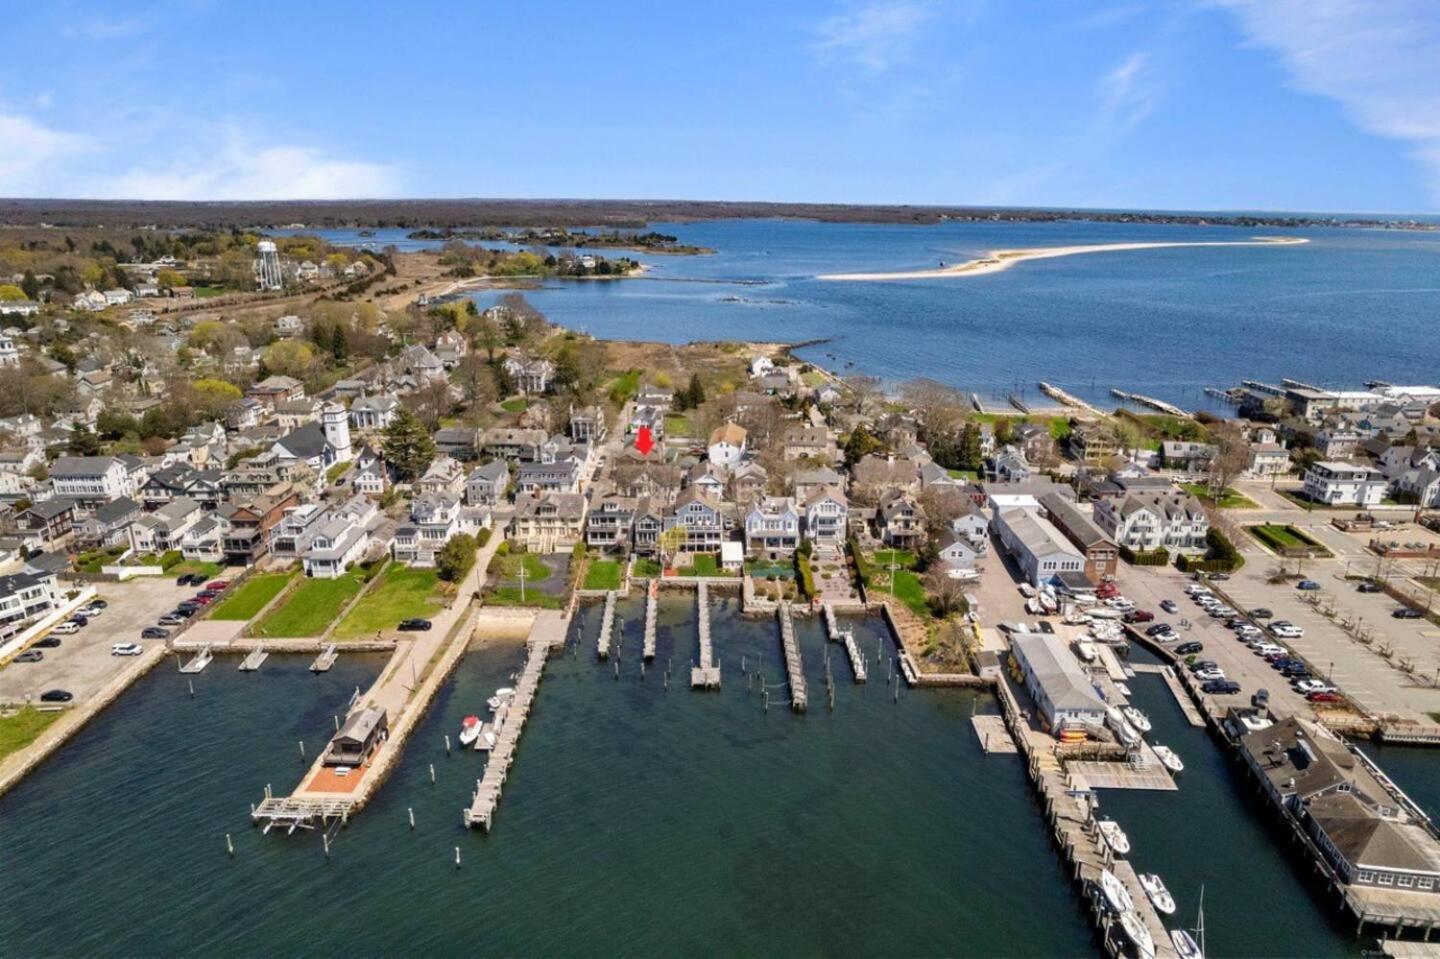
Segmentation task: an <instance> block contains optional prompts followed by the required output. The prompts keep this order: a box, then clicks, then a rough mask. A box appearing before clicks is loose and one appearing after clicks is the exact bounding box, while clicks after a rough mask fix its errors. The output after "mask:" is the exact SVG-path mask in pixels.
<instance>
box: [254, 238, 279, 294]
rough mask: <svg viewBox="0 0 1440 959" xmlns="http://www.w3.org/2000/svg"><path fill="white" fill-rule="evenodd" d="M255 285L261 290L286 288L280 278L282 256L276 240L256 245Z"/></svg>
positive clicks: (262, 241)
mask: <svg viewBox="0 0 1440 959" xmlns="http://www.w3.org/2000/svg"><path fill="white" fill-rule="evenodd" d="M255 252H256V253H257V254H259V255H258V256H256V258H255V285H256V286H258V287H259V288H260V289H261V290H279V289H281V288H283V287H284V285H285V284H284V282H283V281H282V280H281V278H280V254H279V252H278V251H277V250H276V249H275V241H274V240H261V241H260V242H259V243H258V244H256V247H255Z"/></svg>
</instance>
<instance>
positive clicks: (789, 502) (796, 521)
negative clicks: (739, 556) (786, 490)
mask: <svg viewBox="0 0 1440 959" xmlns="http://www.w3.org/2000/svg"><path fill="white" fill-rule="evenodd" d="M799 545H800V511H799V510H798V509H796V507H795V501H794V500H793V499H791V498H790V497H788V496H767V497H765V498H764V499H761V500H760V501H759V502H757V503H756V504H755V505H754V506H752V507H751V508H750V511H749V512H748V513H746V514H745V549H746V551H747V552H750V553H756V554H758V553H766V554H768V556H769V558H770V559H778V558H779V557H780V555H781V554H782V553H793V552H794V551H795V549H796V547H798V546H799Z"/></svg>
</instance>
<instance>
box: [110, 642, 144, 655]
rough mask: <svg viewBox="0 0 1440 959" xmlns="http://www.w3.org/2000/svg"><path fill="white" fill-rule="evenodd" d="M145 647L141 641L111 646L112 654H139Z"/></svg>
mask: <svg viewBox="0 0 1440 959" xmlns="http://www.w3.org/2000/svg"><path fill="white" fill-rule="evenodd" d="M142 652H144V649H143V648H141V646H140V644H139V643H116V644H115V645H113V646H111V647H110V655H111V656H139V655H140V654H141V653H142Z"/></svg>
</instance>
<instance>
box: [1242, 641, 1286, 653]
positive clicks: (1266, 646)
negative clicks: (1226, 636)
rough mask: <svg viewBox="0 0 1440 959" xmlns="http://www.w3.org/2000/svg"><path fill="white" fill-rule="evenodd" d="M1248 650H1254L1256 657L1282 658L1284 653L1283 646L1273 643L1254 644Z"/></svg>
mask: <svg viewBox="0 0 1440 959" xmlns="http://www.w3.org/2000/svg"><path fill="white" fill-rule="evenodd" d="M1250 648H1251V649H1253V650H1255V655H1256V656H1283V655H1285V651H1286V650H1285V647H1284V646H1278V645H1276V644H1275V643H1256V644H1255V645H1254V646H1252V647H1250Z"/></svg>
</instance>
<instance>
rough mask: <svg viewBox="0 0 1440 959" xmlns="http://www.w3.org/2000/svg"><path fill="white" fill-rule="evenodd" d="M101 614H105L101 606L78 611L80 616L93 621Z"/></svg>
mask: <svg viewBox="0 0 1440 959" xmlns="http://www.w3.org/2000/svg"><path fill="white" fill-rule="evenodd" d="M103 612H105V608H104V607H103V606H86V607H85V608H84V609H82V610H80V615H81V616H84V617H85V618H86V619H94V618H95V617H97V616H99V615H100V614H101V613H103Z"/></svg>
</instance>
